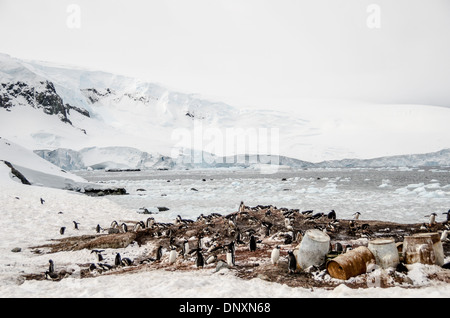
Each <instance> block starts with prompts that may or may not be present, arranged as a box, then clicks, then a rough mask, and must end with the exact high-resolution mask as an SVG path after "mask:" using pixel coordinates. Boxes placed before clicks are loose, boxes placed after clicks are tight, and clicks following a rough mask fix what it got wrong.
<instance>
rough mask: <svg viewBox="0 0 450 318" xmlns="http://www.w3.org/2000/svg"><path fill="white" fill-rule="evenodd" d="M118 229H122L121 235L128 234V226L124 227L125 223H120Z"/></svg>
mask: <svg viewBox="0 0 450 318" xmlns="http://www.w3.org/2000/svg"><path fill="white" fill-rule="evenodd" d="M120 228H121V229H122V232H123V233H127V232H128V225H126V224H125V223H122V224H121V225H120Z"/></svg>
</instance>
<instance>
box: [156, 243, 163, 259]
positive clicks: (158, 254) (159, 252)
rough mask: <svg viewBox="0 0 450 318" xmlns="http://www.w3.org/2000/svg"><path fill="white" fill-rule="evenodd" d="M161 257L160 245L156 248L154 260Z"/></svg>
mask: <svg viewBox="0 0 450 318" xmlns="http://www.w3.org/2000/svg"><path fill="white" fill-rule="evenodd" d="M161 257H162V246H161V245H160V246H159V247H158V249H157V250H156V260H157V261H160V260H161Z"/></svg>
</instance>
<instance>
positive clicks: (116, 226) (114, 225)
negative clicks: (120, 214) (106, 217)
mask: <svg viewBox="0 0 450 318" xmlns="http://www.w3.org/2000/svg"><path fill="white" fill-rule="evenodd" d="M118 227H119V223H117V221H112V222H111V228H112V229H116V228H118Z"/></svg>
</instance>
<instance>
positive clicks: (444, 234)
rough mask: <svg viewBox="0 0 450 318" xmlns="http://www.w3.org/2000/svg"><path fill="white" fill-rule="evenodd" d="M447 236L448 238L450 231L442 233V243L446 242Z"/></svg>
mask: <svg viewBox="0 0 450 318" xmlns="http://www.w3.org/2000/svg"><path fill="white" fill-rule="evenodd" d="M447 236H448V230H444V232H442V234H441V242H444V241H446V240H447Z"/></svg>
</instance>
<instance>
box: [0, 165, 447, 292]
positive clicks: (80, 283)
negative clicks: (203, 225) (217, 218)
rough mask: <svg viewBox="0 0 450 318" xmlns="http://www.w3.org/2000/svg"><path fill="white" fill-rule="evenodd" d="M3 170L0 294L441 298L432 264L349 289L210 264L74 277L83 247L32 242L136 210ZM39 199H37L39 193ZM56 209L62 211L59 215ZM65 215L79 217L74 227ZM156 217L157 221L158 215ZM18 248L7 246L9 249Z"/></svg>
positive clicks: (88, 258) (85, 229) (128, 216)
mask: <svg viewBox="0 0 450 318" xmlns="http://www.w3.org/2000/svg"><path fill="white" fill-rule="evenodd" d="M9 173H10V172H9V169H8V168H7V167H6V166H5V165H0V202H1V206H0V213H1V215H2V217H1V218H0V227H1V228H2V231H1V232H0V235H1V237H0V253H1V255H2V257H1V258H0V297H4V298H9V297H13V298H16V297H21V298H23V297H25V298H28V297H33V298H34V297H99V298H104V297H105V298H115V297H126V298H128V297H159V298H173V297H181V298H184V297H186V298H211V297H212V298H235V297H244V298H247V297H255V298H271V297H277V298H278V297H279V298H290V297H448V296H449V295H450V285H449V284H445V283H437V282H435V281H429V280H428V279H427V278H426V273H429V272H433V271H434V270H438V268H437V267H435V266H426V265H420V264H416V265H413V266H411V268H410V271H409V274H408V275H409V276H410V278H411V279H412V280H413V282H414V285H416V286H417V287H420V288H417V289H415V288H409V289H406V288H402V287H400V286H399V287H393V288H388V289H382V288H367V289H356V290H354V289H350V288H348V287H346V286H345V285H340V286H339V287H337V288H335V289H334V290H325V289H323V290H322V289H314V290H311V289H305V288H290V287H287V286H286V285H281V284H276V283H270V282H267V281H264V280H260V279H253V280H250V281H246V280H242V279H239V278H237V277H235V276H234V274H233V273H232V271H229V270H227V269H223V270H221V271H219V272H217V273H216V272H215V270H214V267H207V268H206V269H203V270H196V269H195V267H193V270H192V271H189V272H187V271H183V272H177V271H167V270H152V271H146V272H140V273H134V274H122V275H103V276H98V277H95V278H83V279H81V278H79V276H77V271H78V272H79V269H80V268H79V267H78V265H77V264H86V263H90V262H94V259H93V254H91V252H90V251H89V250H81V251H73V252H58V253H54V254H45V253H43V254H36V253H33V252H32V250H31V247H33V246H39V245H42V244H45V243H49V242H51V240H53V239H58V238H61V235H60V234H59V229H60V227H61V226H66V227H67V229H66V232H65V235H64V236H65V237H67V236H79V235H83V234H94V233H95V230H94V229H95V226H96V225H97V224H110V223H111V220H114V219H116V220H135V221H138V220H140V215H139V214H137V213H136V212H135V211H131V210H128V209H125V208H123V207H121V206H119V205H117V204H115V203H113V202H112V201H110V200H109V199H108V198H106V197H89V196H86V195H83V194H79V193H75V192H69V191H66V190H60V189H53V188H46V187H39V186H27V185H22V184H20V183H18V182H16V181H13V180H12V179H11V178H10V177H9ZM41 198H43V199H44V200H45V202H44V203H43V204H41V202H40V199H41ZM59 212H62V213H59ZM72 221H77V222H79V223H80V225H79V230H75V229H74V227H73V223H72ZM157 221H158V220H157ZM17 247H18V248H21V251H20V252H12V250H13V249H14V248H17ZM143 248H145V246H142V247H138V246H137V245H131V246H129V247H127V248H125V249H121V251H120V252H121V254H122V255H126V256H128V257H130V258H133V255H135V253H136V254H137V253H138V250H139V249H140V250H139V251H140V252H141V251H142V249H143ZM114 255H115V250H113V249H107V250H106V251H105V258H106V259H107V260H108V258H109V261H110V260H112V259H113V257H114ZM50 258H51V259H52V260H53V261H54V263H55V269H56V270H61V269H66V270H67V271H73V274H72V275H71V276H70V277H69V278H65V279H63V280H61V281H59V282H54V281H37V280H24V279H23V275H26V274H37V273H44V272H45V271H46V270H47V268H48V260H49V259H50Z"/></svg>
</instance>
